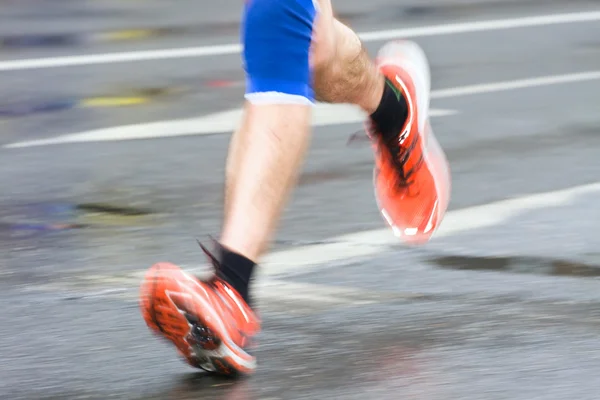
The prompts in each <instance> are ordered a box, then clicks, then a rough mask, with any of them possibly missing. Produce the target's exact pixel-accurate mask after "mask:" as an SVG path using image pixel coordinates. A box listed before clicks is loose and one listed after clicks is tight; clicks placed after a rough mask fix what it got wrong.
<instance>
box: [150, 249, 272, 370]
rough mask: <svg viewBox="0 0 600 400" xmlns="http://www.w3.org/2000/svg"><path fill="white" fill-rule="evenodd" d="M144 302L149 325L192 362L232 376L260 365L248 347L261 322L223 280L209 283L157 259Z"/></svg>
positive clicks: (202, 367) (200, 366) (197, 366)
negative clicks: (257, 364) (158, 261)
mask: <svg viewBox="0 0 600 400" xmlns="http://www.w3.org/2000/svg"><path fill="white" fill-rule="evenodd" d="M209 256H210V255H209ZM211 258H212V257H211ZM213 261H214V259H213ZM140 307H141V309H142V315H143V317H144V321H146V324H147V325H148V327H149V328H150V329H151V330H152V331H153V332H155V333H156V334H158V335H160V336H162V337H164V338H165V339H168V340H170V341H171V342H172V343H173V344H174V345H175V347H176V348H177V350H178V352H179V354H180V355H182V356H183V357H184V358H185V359H186V360H187V362H188V363H189V364H190V365H191V366H193V367H196V368H201V369H203V370H206V371H210V372H216V373H219V374H222V375H228V376H236V375H246V374H251V373H252V372H254V370H255V369H256V359H255V357H253V356H252V355H250V354H249V353H248V352H247V349H248V348H249V347H250V346H251V339H252V337H253V336H255V335H256V334H257V333H258V332H259V330H260V322H259V320H258V318H257V317H256V315H255V314H254V313H253V312H252V310H251V309H250V307H249V306H248V305H247V304H246V303H245V302H244V301H243V300H242V298H241V297H240V296H239V294H238V293H237V292H236V291H235V290H233V289H232V288H231V287H230V286H229V285H228V284H227V283H225V282H224V281H222V280H221V279H218V278H216V277H215V278H213V279H211V280H210V281H207V282H204V281H200V280H199V279H198V278H196V277H194V276H192V275H190V274H188V273H186V272H185V271H183V270H182V269H181V268H179V267H177V266H175V265H173V264H170V263H158V264H155V265H153V266H152V267H151V268H150V269H149V270H148V272H147V273H146V276H145V278H144V281H143V282H142V285H141V299H140Z"/></svg>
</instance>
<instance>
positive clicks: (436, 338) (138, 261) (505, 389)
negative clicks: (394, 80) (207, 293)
mask: <svg viewBox="0 0 600 400" xmlns="http://www.w3.org/2000/svg"><path fill="white" fill-rule="evenodd" d="M51 3H52V4H50V3H48V2H41V1H36V0H28V1H21V0H19V1H18V2H17V1H12V2H5V3H3V5H2V7H0V43H2V47H0V66H1V65H2V62H3V61H8V60H17V59H37V58H44V57H56V56H64V55H81V54H97V53H116V52H128V51H137V50H148V49H168V48H175V47H177V48H180V47H186V46H205V45H213V44H229V43H235V41H236V35H237V33H236V30H237V21H238V18H239V12H240V10H239V4H238V2H233V1H229V0H227V1H221V2H219V7H218V8H217V7H215V6H214V5H211V6H210V13H208V12H206V10H207V6H206V4H204V3H203V2H200V1H198V0H194V1H192V0H187V1H183V2H179V3H178V4H177V6H173V4H172V3H170V2H164V1H158V0H144V1H138V0H135V1H134V0H130V1H120V2H117V1H112V2H109V1H101V0H95V1H91V0H89V1H84V2H72V1H67V0H56V1H53V2H51ZM335 4H336V6H337V7H338V8H339V12H340V15H341V17H342V18H344V19H345V20H347V21H349V22H350V23H352V25H353V26H355V27H356V28H357V30H359V31H361V32H370V31H374V30H381V29H396V28H407V27H418V26H429V25H437V24H445V23H455V22H465V21H477V20H488V19H496V18H518V17H523V16H531V15H545V14H552V13H566V12H569V13H573V12H586V11H595V12H598V11H600V9H598V7H597V2H594V1H583V0H577V1H568V2H567V1H541V0H532V1H522V0H521V1H509V0H502V1H485V0H471V1H458V0H456V1H442V0H437V1H431V2H427V5H422V2H416V1H408V0H405V1H400V2H390V1H386V0H378V1H375V2H369V3H366V2H357V1H354V0H341V1H338V2H336V3H335ZM26 22H27V23H26ZM154 28H160V29H162V31H159V32H154V33H153V32H150V31H147V30H148V29H154ZM597 37H600V25H599V24H598V22H597V20H595V21H588V22H580V23H565V24H557V25H545V26H536V27H521V28H511V29H504V30H484V31H480V32H470V33H469V32H467V33H461V34H450V35H432V36H426V37H417V38H415V40H416V41H418V42H419V43H420V44H421V45H422V46H423V47H424V48H425V50H426V51H427V53H428V55H429V57H430V61H431V64H432V73H433V77H432V78H433V82H432V84H433V89H434V98H433V100H432V107H433V108H434V109H438V110H450V111H452V113H449V114H444V115H440V116H438V117H435V118H433V120H432V124H433V128H434V130H435V132H436V135H437V137H438V139H439V141H440V142H441V144H442V145H443V146H444V148H445V149H446V150H447V154H448V157H449V160H450V163H451V167H452V171H453V176H454V182H453V197H452V203H451V211H450V214H449V218H448V219H447V221H446V225H445V226H444V228H446V231H445V232H442V233H441V234H440V235H438V237H436V238H435V239H434V240H433V241H432V242H431V243H429V244H428V245H426V246H424V247H420V248H406V247H403V246H401V245H400V244H399V243H396V242H395V241H394V239H393V238H392V237H391V234H390V233H389V232H387V231H385V230H383V231H382V229H383V228H384V226H383V222H382V220H381V217H380V216H379V214H378V212H377V210H376V207H375V203H374V199H373V195H372V187H371V168H372V166H371V162H372V161H371V160H372V156H371V154H370V149H369V148H368V145H367V144H366V143H365V142H360V141H357V142H355V143H351V144H349V145H348V144H347V140H348V137H349V136H350V135H351V134H352V133H353V132H355V131H356V130H357V129H360V124H358V123H354V122H351V123H345V124H337V125H329V126H321V127H318V128H316V129H315V136H314V140H313V144H312V148H311V153H310V156H309V159H308V160H307V163H306V165H305V169H304V172H303V175H302V177H301V180H300V185H299V187H298V189H297V191H296V193H295V196H294V199H293V201H292V203H291V205H290V207H289V209H288V211H287V213H286V215H285V217H284V220H283V224H282V227H281V230H280V232H279V234H278V236H277V240H276V243H275V245H274V252H275V253H274V255H273V257H272V258H269V259H268V260H267V261H266V262H265V266H264V270H263V271H262V272H261V275H260V276H259V280H258V282H257V286H256V287H255V290H254V292H255V295H256V296H257V297H258V304H259V309H260V313H261V316H262V318H263V320H264V331H263V332H262V334H261V336H260V347H259V349H258V352H257V355H258V357H259V370H258V373H257V374H256V376H254V377H251V378H249V379H246V380H242V381H238V382H233V381H229V380H224V379H218V378H214V377H210V376H206V375H204V374H203V373H199V372H196V371H194V370H191V369H190V368H189V367H187V366H186V365H185V364H184V363H183V362H181V361H180V360H179V359H178V357H177V356H176V354H175V353H174V351H172V349H171V348H170V347H169V346H168V345H166V344H165V343H163V342H161V341H159V340H157V339H156V338H155V337H153V336H152V335H151V334H150V333H149V332H148V331H147V329H146V327H145V325H144V323H143V321H142V319H141V317H140V315H139V312H138V308H137V304H136V299H137V287H138V285H139V282H140V278H141V274H142V273H143V271H144V270H145V269H146V268H147V267H148V266H149V265H151V264H152V263H154V262H156V261H159V260H170V261H172V262H176V263H178V264H181V265H183V266H185V267H186V268H192V269H194V270H199V271H204V270H205V268H206V267H205V266H204V260H203V259H202V255H201V252H200V251H199V249H198V248H197V246H196V244H195V238H196V237H199V238H206V236H207V235H209V234H212V235H215V234H218V231H219V228H220V218H221V213H222V210H221V205H220V204H221V201H222V192H223V174H224V160H225V156H226V150H227V144H228V135H227V134H203V135H187V136H178V137H170V138H150V139H144V140H125V141H105V142H84V143H67V144H64V143H63V144H54V145H41V146H34V147H22V148H9V147H4V146H7V145H10V144H14V143H17V142H26V141H32V140H40V139H50V138H55V137H58V136H60V135H64V134H70V133H78V132H83V131H87V130H91V129H99V128H110V127H117V126H121V125H127V124H139V123H148V122H155V121H162V120H174V119H180V118H192V117H199V116H203V115H208V114H211V113H215V112H220V111H224V110H231V109H235V108H237V107H239V106H240V105H241V95H242V93H243V86H242V84H241V80H242V79H243V74H242V71H241V69H240V60H239V55H238V54H235V53H234V54H229V55H222V56H212V57H188V58H181V59H168V60H149V61H144V62H130V63H107V64H102V65H87V66H78V67H55V68H41V69H32V70H12V71H3V72H0V90H1V91H2V93H3V94H4V96H3V98H2V99H1V100H0V132H1V134H0V146H3V147H1V148H0V301H1V302H2V304H4V312H3V313H2V314H0V355H1V356H2V357H1V359H2V361H0V398H1V399H10V400H20V399H44V400H50V399H140V400H141V399H174V400H184V399H199V398H202V399H232V400H233V399H235V400H238V399H239V400H246V399H248V400H258V399H262V400H266V399H272V400H274V399H321V398H341V399H363V398H367V397H377V398H382V399H394V400H395V399H398V398H406V399H427V400H435V399H444V400H454V399H461V400H462V399H486V400H487V399H494V400H495V399H510V400H513V399H514V400H517V399H518V400H520V399H523V400H532V399H544V400H552V399H557V400H564V399H565V398H573V399H578V400H579V399H582V400H584V399H590V400H592V399H596V398H597V392H598V389H600V384H599V383H597V379H596V377H597V376H598V374H599V373H600V354H599V353H598V348H600V337H599V336H598V328H599V325H600V297H599V295H598V293H599V291H600V290H599V289H600V283H599V282H598V276H599V275H600V252H599V251H598V248H599V247H600V239H598V235H596V226H597V221H598V220H599V217H600V212H599V211H598V207H597V204H598V201H599V200H600V186H598V185H597V184H596V185H594V184H595V183H596V182H597V181H598V180H599V177H600V161H598V154H599V151H600V134H599V132H600V114H598V104H600V95H598V93H599V91H600V79H599V78H593V77H592V78H586V79H583V78H580V77H579V78H577V77H575V78H573V79H571V80H570V81H567V82H563V83H559V82H557V80H558V81H560V80H561V79H563V78H564V77H565V76H574V75H573V74H579V73H587V72H597V71H598V69H599V65H600V42H599V41H598V40H596V39H594V38H597ZM380 45H381V42H379V41H375V40H374V41H369V42H367V47H368V49H369V51H370V52H372V53H374V52H375V51H376V49H377V47H378V46H380ZM548 76H551V77H554V78H551V79H549V80H546V81H545V83H544V82H542V83H540V82H537V83H536V82H533V81H527V82H525V83H523V85H522V86H521V87H520V88H518V89H515V88H512V89H511V88H510V85H509V84H506V82H514V81H520V82H523V80H531V79H532V78H539V77H548ZM557 77H563V78H557ZM498 82H501V83H502V82H505V84H501V85H497V86H495V88H494V87H491V86H493V85H491V86H490V85H488V84H490V83H498ZM471 85H482V86H479V89H478V90H480V92H479V93H475V94H474V93H471V94H465V93H464V90H463V93H461V90H458V89H460V88H463V89H464V87H466V86H469V87H470V86H471ZM446 89H452V90H449V91H448V90H446ZM455 89H456V90H455ZM582 185H587V186H582ZM572 187H583V189H581V188H579V189H576V190H569V188H572ZM559 190H563V191H561V192H557V191H559ZM544 192H548V193H547V194H545V195H539V193H544ZM523 196H528V197H523ZM505 199H515V200H511V201H508V202H506V201H505V202H502V203H498V202H501V201H504V200H505ZM489 203H493V204H495V205H493V206H486V205H487V204H489ZM477 206H481V207H477ZM373 230H377V231H373ZM364 231H368V233H361V232H364ZM357 232H358V233H357ZM353 234H355V235H354V236H353ZM344 246H345V247H344ZM315 254H318V256H319V257H318V258H314V259H315V260H316V261H311V260H312V259H313V258H312V257H313V256H314V255H315Z"/></svg>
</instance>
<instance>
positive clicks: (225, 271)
mask: <svg viewBox="0 0 600 400" xmlns="http://www.w3.org/2000/svg"><path fill="white" fill-rule="evenodd" d="M219 262H220V267H219V269H218V270H217V276H218V277H219V278H221V279H223V280H224V281H225V282H227V283H229V284H230V285H231V286H232V287H233V288H234V289H235V290H236V291H237V292H238V293H239V294H240V296H242V298H243V299H244V301H245V302H246V303H248V305H250V306H251V304H250V296H249V293H248V288H249V286H250V279H251V278H252V272H254V267H256V264H255V263H254V261H252V260H250V259H248V258H246V257H244V256H243V255H241V254H238V253H234V252H233V251H230V250H227V249H226V248H224V247H223V246H220V245H219Z"/></svg>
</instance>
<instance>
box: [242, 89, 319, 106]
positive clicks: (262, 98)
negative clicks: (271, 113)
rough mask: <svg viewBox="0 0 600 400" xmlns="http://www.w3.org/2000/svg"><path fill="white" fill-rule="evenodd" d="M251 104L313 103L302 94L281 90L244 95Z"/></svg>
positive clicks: (309, 104)
mask: <svg viewBox="0 0 600 400" xmlns="http://www.w3.org/2000/svg"><path fill="white" fill-rule="evenodd" d="M244 97H245V98H246V100H248V101H249V102H250V103H252V104H300V105H306V106H314V105H315V103H314V102H312V101H310V100H309V99H308V98H306V97H304V96H299V95H297V94H288V93H282V92H254V93H246V94H245V95H244Z"/></svg>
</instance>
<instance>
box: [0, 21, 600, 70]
mask: <svg viewBox="0 0 600 400" xmlns="http://www.w3.org/2000/svg"><path fill="white" fill-rule="evenodd" d="M598 20H600V11H587V12H578V13H564V14H549V15H534V16H528V17H518V18H508V19H497V20H488V21H472V22H461V23H452V24H442V25H431V26H424V27H415V28H406V29H392V30H379V31H373V32H363V33H359V36H360V37H361V39H362V40H363V41H365V42H372V41H382V40H390V39H398V38H404V39H407V38H415V37H426V36H436V35H437V36H439V35H452V34H460V33H472V32H484V31H495V30H506V29H516V28H529V27H540V26H549V25H558V24H573V23H582V22H593V21H598ZM241 48H242V47H241V45H240V44H223V45H213V46H201V47H186V48H179V49H167V50H148V51H134V52H122V53H105V54H88V55H75V56H66V57H48V58H36V59H21V60H8V61H1V62H0V71H19V70H28V69H41V68H61V67H75V66H84V65H95V64H114V63H126V62H139V61H152V60H166V59H174V58H190V57H210V56H223V55H232V54H238V53H239V52H240V51H241Z"/></svg>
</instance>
